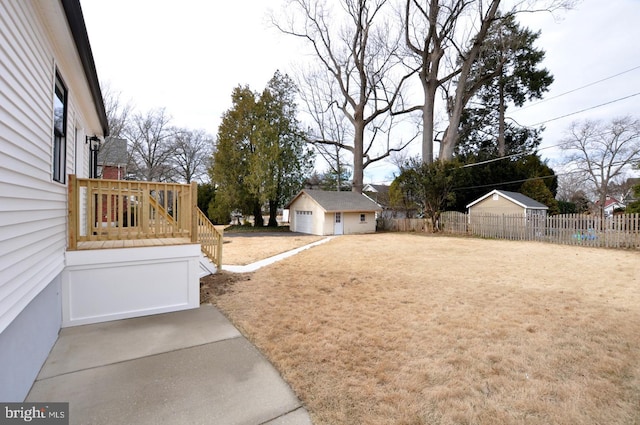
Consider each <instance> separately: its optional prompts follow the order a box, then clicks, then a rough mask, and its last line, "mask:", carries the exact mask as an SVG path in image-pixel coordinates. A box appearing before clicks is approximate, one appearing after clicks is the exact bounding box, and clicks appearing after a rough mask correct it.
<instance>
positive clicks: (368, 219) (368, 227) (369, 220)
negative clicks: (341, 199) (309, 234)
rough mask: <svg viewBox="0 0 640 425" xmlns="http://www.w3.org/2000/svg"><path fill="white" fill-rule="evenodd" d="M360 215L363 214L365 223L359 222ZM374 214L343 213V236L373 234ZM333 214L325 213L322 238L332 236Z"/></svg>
mask: <svg viewBox="0 0 640 425" xmlns="http://www.w3.org/2000/svg"><path fill="white" fill-rule="evenodd" d="M360 214H365V221H364V222H361V221H360ZM375 216H376V213H375V212H373V211H369V212H343V213H342V223H343V232H342V233H343V234H344V235H355V234H361V233H375V231H376V217H375ZM334 221H335V212H328V213H325V216H324V220H323V225H322V228H323V230H322V231H323V233H322V235H323V236H326V235H333V234H334V224H335V223H334Z"/></svg>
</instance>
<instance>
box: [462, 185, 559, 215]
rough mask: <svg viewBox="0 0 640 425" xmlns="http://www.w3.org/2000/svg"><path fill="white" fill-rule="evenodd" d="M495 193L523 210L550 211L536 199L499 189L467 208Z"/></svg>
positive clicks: (474, 202)
mask: <svg viewBox="0 0 640 425" xmlns="http://www.w3.org/2000/svg"><path fill="white" fill-rule="evenodd" d="M494 193H497V194H499V195H502V196H503V197H504V198H506V199H508V200H510V201H511V202H513V203H514V204H517V205H520V206H521V207H522V208H527V209H532V210H548V209H549V207H547V206H546V205H545V204H542V203H540V202H538V201H536V200H535V199H531V198H529V197H528V196H527V195H523V194H522V193H518V192H509V191H506V190H498V189H494V190H492V191H491V192H489V193H487V194H486V195H484V196H481V197H480V198H478V199H476V200H475V201H473V202H472V203H470V204H469V205H467V208H470V207H472V206H474V205H475V204H477V203H478V202H480V201H483V200H485V199H487V198H488V197H489V196H492V195H493V194H494Z"/></svg>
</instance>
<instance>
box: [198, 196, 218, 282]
mask: <svg viewBox="0 0 640 425" xmlns="http://www.w3.org/2000/svg"><path fill="white" fill-rule="evenodd" d="M196 217H197V218H196V222H197V227H198V242H199V243H200V247H201V249H202V252H203V253H204V254H205V255H206V256H207V257H209V259H211V261H213V263H214V264H215V265H216V267H217V268H218V269H220V267H222V237H223V232H224V231H223V230H219V229H217V228H216V227H215V226H214V225H213V223H211V221H209V218H208V217H207V216H206V214H205V213H203V212H202V210H200V208H198V207H196Z"/></svg>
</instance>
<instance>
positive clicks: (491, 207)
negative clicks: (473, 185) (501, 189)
mask: <svg viewBox="0 0 640 425" xmlns="http://www.w3.org/2000/svg"><path fill="white" fill-rule="evenodd" d="M494 196H497V198H498V199H493V198H494ZM473 214H505V215H513V214H523V215H524V208H523V207H521V206H520V205H518V204H514V203H513V202H511V201H510V200H508V199H506V198H505V197H504V196H501V195H499V194H496V195H492V196H489V197H487V198H486V199H483V200H482V201H480V202H478V203H477V204H475V205H473V206H472V207H470V208H469V215H473Z"/></svg>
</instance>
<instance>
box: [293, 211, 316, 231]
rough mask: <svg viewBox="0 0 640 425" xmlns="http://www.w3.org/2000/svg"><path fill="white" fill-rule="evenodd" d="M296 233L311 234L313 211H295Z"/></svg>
mask: <svg viewBox="0 0 640 425" xmlns="http://www.w3.org/2000/svg"><path fill="white" fill-rule="evenodd" d="M295 231H296V232H300V233H312V232H313V211H296V228H295Z"/></svg>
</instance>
